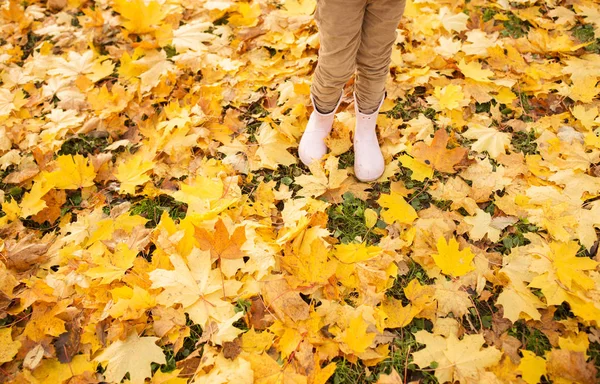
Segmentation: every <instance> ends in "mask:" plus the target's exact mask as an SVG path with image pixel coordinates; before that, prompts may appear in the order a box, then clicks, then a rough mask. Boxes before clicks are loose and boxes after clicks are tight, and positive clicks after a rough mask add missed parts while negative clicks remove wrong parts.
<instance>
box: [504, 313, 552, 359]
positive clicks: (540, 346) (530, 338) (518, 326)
mask: <svg viewBox="0 0 600 384" xmlns="http://www.w3.org/2000/svg"><path fill="white" fill-rule="evenodd" d="M508 334H509V336H513V337H515V338H517V339H518V340H520V341H521V343H522V344H523V347H524V348H525V349H526V350H528V351H532V352H535V354H536V355H538V356H542V357H543V356H544V352H546V351H549V350H550V349H552V345H550V341H549V340H548V337H546V335H544V333H542V331H540V330H539V329H535V328H530V327H528V326H527V325H526V324H525V322H524V321H523V320H519V321H517V322H516V323H514V324H513V326H512V327H511V328H510V329H509V330H508Z"/></svg>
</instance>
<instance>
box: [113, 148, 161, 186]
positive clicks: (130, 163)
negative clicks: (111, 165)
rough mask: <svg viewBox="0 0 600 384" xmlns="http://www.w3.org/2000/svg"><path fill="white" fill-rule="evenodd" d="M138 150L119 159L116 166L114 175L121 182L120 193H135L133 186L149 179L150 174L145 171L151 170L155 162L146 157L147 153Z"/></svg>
mask: <svg viewBox="0 0 600 384" xmlns="http://www.w3.org/2000/svg"><path fill="white" fill-rule="evenodd" d="M140 152H141V151H138V152H136V153H135V154H134V155H131V156H129V157H127V158H126V159H124V160H121V161H122V162H121V163H120V164H119V165H118V166H117V170H116V172H115V177H116V178H117V180H118V181H120V182H121V187H120V188H119V193H121V194H125V193H129V194H135V187H137V186H138V185H141V184H144V183H145V182H147V181H149V180H150V175H148V174H146V172H148V171H150V170H152V169H153V168H154V166H155V165H156V164H155V163H154V162H153V161H152V160H149V159H148V155H147V154H145V153H140Z"/></svg>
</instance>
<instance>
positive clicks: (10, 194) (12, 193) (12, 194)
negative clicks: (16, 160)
mask: <svg viewBox="0 0 600 384" xmlns="http://www.w3.org/2000/svg"><path fill="white" fill-rule="evenodd" d="M16 170H17V166H16V165H15V164H11V165H10V166H8V167H7V168H6V169H5V170H0V189H1V190H3V191H4V199H5V200H6V201H11V200H12V199H14V200H16V201H17V202H20V201H21V198H22V197H23V194H24V193H25V190H24V189H23V188H21V187H19V186H18V185H14V184H7V183H3V182H2V180H4V178H5V177H6V176H8V175H9V174H11V173H13V172H14V171H16ZM0 209H1V207H0Z"/></svg>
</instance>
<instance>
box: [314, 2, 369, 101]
mask: <svg viewBox="0 0 600 384" xmlns="http://www.w3.org/2000/svg"><path fill="white" fill-rule="evenodd" d="M366 4H367V0H317V8H316V11H315V21H316V23H317V27H318V28H319V36H320V43H321V46H320V48H319V59H318V61H317V68H316V70H315V73H314V76H313V82H312V85H311V93H312V95H313V97H314V99H315V104H316V105H315V107H316V108H317V110H319V111H320V112H322V113H328V112H331V111H332V110H333V108H335V106H336V104H337V102H338V100H339V98H340V94H341V92H342V89H343V88H344V85H345V84H346V82H348V80H350V77H352V75H353V74H354V71H355V70H356V52H357V51H358V46H359V44H360V35H361V28H362V24H363V15H364V12H365V7H366Z"/></svg>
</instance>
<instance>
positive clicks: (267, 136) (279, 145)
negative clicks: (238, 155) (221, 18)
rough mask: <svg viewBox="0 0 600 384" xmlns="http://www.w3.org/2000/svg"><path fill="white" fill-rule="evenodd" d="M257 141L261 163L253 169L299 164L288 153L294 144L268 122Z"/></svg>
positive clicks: (258, 135)
mask: <svg viewBox="0 0 600 384" xmlns="http://www.w3.org/2000/svg"><path fill="white" fill-rule="evenodd" d="M242 4H245V3H242ZM256 140H257V141H258V145H259V148H258V150H257V151H256V155H257V156H258V157H259V158H260V163H259V164H258V166H255V167H253V168H263V167H264V168H268V169H277V167H278V166H279V164H281V165H290V164H295V163H296V162H297V159H296V158H295V157H294V156H292V155H291V154H290V153H289V152H288V151H287V148H289V147H291V146H292V143H291V142H290V141H289V140H288V139H286V138H285V137H284V136H283V135H282V134H281V133H279V132H277V131H276V130H275V129H273V128H271V125H270V124H269V123H268V122H263V123H262V124H261V126H260V127H259V128H258V132H257V136H256Z"/></svg>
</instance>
